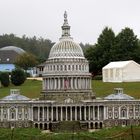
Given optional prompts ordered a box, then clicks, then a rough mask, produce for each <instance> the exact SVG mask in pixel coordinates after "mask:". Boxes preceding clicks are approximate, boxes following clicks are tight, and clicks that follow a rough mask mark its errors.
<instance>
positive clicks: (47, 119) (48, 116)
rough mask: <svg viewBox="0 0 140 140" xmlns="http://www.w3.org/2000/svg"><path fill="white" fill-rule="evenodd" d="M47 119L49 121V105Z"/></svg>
mask: <svg viewBox="0 0 140 140" xmlns="http://www.w3.org/2000/svg"><path fill="white" fill-rule="evenodd" d="M47 121H49V107H48V106H47Z"/></svg>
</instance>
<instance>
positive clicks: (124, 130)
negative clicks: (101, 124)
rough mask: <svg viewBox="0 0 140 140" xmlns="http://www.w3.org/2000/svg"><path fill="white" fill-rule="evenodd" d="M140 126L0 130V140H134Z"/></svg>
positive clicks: (139, 130) (139, 136)
mask: <svg viewBox="0 0 140 140" xmlns="http://www.w3.org/2000/svg"><path fill="white" fill-rule="evenodd" d="M139 132H140V126H133V128H132V129H131V127H129V126H128V127H114V128H109V129H101V130H99V131H95V132H92V133H90V132H78V133H49V134H42V133H41V131H40V130H39V129H35V128H15V129H14V130H11V129H4V128H0V140H12V139H13V140H124V139H126V140H132V134H133V137H134V139H135V140H139V138H140V133H139Z"/></svg>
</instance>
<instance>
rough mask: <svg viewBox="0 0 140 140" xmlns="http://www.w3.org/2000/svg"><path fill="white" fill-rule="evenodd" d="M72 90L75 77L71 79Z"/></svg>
mask: <svg viewBox="0 0 140 140" xmlns="http://www.w3.org/2000/svg"><path fill="white" fill-rule="evenodd" d="M71 89H73V77H71Z"/></svg>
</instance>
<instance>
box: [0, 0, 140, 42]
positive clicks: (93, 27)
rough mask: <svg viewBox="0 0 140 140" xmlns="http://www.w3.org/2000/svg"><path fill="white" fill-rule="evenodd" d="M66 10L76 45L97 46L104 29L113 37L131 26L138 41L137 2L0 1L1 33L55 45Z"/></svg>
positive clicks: (139, 9) (139, 18) (139, 7)
mask: <svg viewBox="0 0 140 140" xmlns="http://www.w3.org/2000/svg"><path fill="white" fill-rule="evenodd" d="M65 10H66V11H67V13H68V22H69V25H70V26H71V36H72V37H73V38H74V40H75V41H76V42H78V43H80V42H83V43H90V44H93V43H96V41H97V38H98V36H99V34H100V33H101V32H102V30H103V28H104V27H106V26H108V27H111V28H112V29H113V30H114V32H115V33H116V34H117V33H118V32H120V31H121V29H123V28H124V27H130V28H132V29H133V30H134V33H135V34H136V35H137V36H138V37H139V38H140V0H0V34H1V35H2V34H6V33H7V34H9V33H14V34H15V35H17V36H22V35H24V34H25V35H26V36H28V37H32V36H34V35H35V36H37V37H40V36H41V37H43V38H48V39H50V40H52V41H54V42H57V41H58V39H59V38H60V36H61V26H62V24H63V14H64V11H65Z"/></svg>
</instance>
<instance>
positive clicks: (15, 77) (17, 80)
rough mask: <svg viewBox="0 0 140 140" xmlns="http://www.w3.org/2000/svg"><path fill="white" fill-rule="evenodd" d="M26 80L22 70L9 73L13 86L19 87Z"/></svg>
mask: <svg viewBox="0 0 140 140" xmlns="http://www.w3.org/2000/svg"><path fill="white" fill-rule="evenodd" d="M25 80H26V75H25V72H24V71H23V70H22V69H19V68H17V69H15V70H13V71H12V72H11V82H12V84H14V85H15V86H20V85H21V84H23V83H24V81H25Z"/></svg>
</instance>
